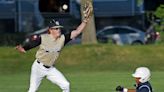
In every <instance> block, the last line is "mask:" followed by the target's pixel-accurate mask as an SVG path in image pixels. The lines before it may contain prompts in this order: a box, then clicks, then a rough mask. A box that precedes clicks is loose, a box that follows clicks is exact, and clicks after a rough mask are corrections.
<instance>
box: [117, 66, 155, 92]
mask: <svg viewBox="0 0 164 92" xmlns="http://www.w3.org/2000/svg"><path fill="white" fill-rule="evenodd" d="M132 76H133V77H134V78H135V81H136V85H135V86H136V89H127V88H124V87H122V86H117V87H116V91H117V92H152V87H151V84H150V83H149V80H150V76H151V73H150V70H149V69H148V68H147V67H138V68H137V69H136V70H135V72H134V73H133V74H132Z"/></svg>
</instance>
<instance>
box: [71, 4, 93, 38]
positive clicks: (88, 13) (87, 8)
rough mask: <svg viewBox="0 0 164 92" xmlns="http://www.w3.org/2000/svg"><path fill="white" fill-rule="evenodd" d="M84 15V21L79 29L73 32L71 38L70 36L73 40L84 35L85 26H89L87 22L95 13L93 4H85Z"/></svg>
mask: <svg viewBox="0 0 164 92" xmlns="http://www.w3.org/2000/svg"><path fill="white" fill-rule="evenodd" d="M83 13H84V20H83V21H82V23H81V24H80V25H79V26H78V27H77V29H76V30H73V31H72V32H71V36H70V38H71V39H74V38H76V37H77V36H78V35H79V34H80V33H82V31H83V30H84V28H85V26H86V25H87V22H88V21H89V18H90V17H91V15H92V13H93V7H92V6H91V3H89V2H87V3H86V4H85V9H84V11H83Z"/></svg>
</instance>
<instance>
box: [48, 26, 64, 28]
mask: <svg viewBox="0 0 164 92" xmlns="http://www.w3.org/2000/svg"><path fill="white" fill-rule="evenodd" d="M50 28H63V26H53V27H50Z"/></svg>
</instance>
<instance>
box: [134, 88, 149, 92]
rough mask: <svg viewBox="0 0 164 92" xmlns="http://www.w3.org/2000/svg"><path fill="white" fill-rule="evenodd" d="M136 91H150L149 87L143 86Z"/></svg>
mask: <svg viewBox="0 0 164 92" xmlns="http://www.w3.org/2000/svg"><path fill="white" fill-rule="evenodd" d="M137 92H150V91H149V89H148V88H146V87H143V88H141V89H139V90H137Z"/></svg>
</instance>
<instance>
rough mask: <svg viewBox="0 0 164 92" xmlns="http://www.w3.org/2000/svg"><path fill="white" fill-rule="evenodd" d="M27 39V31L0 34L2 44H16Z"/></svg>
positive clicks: (0, 44)
mask: <svg viewBox="0 0 164 92" xmlns="http://www.w3.org/2000/svg"><path fill="white" fill-rule="evenodd" d="M24 39H25V33H3V34H0V46H14V45H16V44H20V43H22V42H23V41H24Z"/></svg>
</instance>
